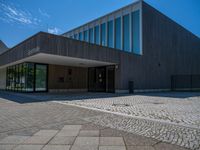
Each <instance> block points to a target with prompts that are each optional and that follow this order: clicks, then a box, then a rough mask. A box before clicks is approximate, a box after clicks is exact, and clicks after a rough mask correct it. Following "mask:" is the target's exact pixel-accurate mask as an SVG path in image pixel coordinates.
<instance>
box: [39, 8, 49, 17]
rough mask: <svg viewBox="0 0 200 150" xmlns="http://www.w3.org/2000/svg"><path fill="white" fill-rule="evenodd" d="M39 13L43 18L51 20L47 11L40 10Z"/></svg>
mask: <svg viewBox="0 0 200 150" xmlns="http://www.w3.org/2000/svg"><path fill="white" fill-rule="evenodd" d="M38 11H39V13H40V14H41V15H42V16H44V17H47V18H50V15H49V14H48V13H47V12H46V11H44V10H42V9H40V8H39V9H38Z"/></svg>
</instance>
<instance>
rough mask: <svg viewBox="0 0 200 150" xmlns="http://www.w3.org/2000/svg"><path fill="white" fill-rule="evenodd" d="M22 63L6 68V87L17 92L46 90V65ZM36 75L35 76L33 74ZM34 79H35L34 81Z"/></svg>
mask: <svg viewBox="0 0 200 150" xmlns="http://www.w3.org/2000/svg"><path fill="white" fill-rule="evenodd" d="M34 66H35V64H34V63H22V64H18V65H15V66H10V67H8V68H7V73H6V89H7V90H12V91H18V92H33V91H34V84H36V85H35V86H36V87H37V89H36V90H35V91H46V90H47V87H46V83H47V65H39V64H37V65H36V67H34ZM35 75H36V76H35ZM35 79H36V81H35Z"/></svg>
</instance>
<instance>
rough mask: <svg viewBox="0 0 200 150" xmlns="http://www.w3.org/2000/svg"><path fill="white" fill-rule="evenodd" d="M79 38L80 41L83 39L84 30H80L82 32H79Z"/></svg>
mask: <svg viewBox="0 0 200 150" xmlns="http://www.w3.org/2000/svg"><path fill="white" fill-rule="evenodd" d="M78 39H79V40H80V41H82V40H83V33H82V32H80V33H79V34H78Z"/></svg>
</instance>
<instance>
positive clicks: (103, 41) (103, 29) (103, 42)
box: [101, 23, 106, 46]
mask: <svg viewBox="0 0 200 150" xmlns="http://www.w3.org/2000/svg"><path fill="white" fill-rule="evenodd" d="M101 45H102V46H106V24H105V23H103V24H101Z"/></svg>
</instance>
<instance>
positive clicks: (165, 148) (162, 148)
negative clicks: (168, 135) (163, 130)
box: [154, 143, 186, 150]
mask: <svg viewBox="0 0 200 150" xmlns="http://www.w3.org/2000/svg"><path fill="white" fill-rule="evenodd" d="M154 148H155V150H186V149H185V148H183V147H180V146H176V145H171V144H167V143H158V144H156V145H155V146H154Z"/></svg>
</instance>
